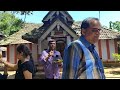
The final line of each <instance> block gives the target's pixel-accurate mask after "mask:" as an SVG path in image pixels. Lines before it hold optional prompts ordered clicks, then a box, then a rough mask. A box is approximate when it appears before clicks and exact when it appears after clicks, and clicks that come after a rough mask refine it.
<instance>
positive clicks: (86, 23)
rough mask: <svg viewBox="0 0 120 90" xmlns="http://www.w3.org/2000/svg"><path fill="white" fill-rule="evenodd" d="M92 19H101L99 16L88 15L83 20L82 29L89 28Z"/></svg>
mask: <svg viewBox="0 0 120 90" xmlns="http://www.w3.org/2000/svg"><path fill="white" fill-rule="evenodd" d="M92 20H97V21H99V19H98V18H94V17H88V18H86V19H84V20H83V21H82V24H81V29H87V28H89V27H90V23H91V21H92Z"/></svg>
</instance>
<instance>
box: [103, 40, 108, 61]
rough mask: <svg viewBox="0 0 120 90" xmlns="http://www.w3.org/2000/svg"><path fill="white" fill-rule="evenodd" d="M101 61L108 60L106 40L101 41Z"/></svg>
mask: <svg viewBox="0 0 120 90" xmlns="http://www.w3.org/2000/svg"><path fill="white" fill-rule="evenodd" d="M101 50H102V60H108V58H107V47H106V40H101Z"/></svg>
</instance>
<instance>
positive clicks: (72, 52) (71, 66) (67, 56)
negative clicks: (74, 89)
mask: <svg viewBox="0 0 120 90" xmlns="http://www.w3.org/2000/svg"><path fill="white" fill-rule="evenodd" d="M79 60H80V55H79V53H78V50H77V49H76V48H75V46H74V45H73V43H72V44H71V45H70V46H69V47H67V48H66V49H65V51H64V57H63V74H62V78H63V79H74V78H75V75H76V69H77V68H78V65H79Z"/></svg>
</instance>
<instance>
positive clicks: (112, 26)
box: [109, 21, 120, 31]
mask: <svg viewBox="0 0 120 90" xmlns="http://www.w3.org/2000/svg"><path fill="white" fill-rule="evenodd" d="M109 24H110V27H109V28H110V29H116V30H117V31H120V21H116V22H112V21H110V22H109Z"/></svg>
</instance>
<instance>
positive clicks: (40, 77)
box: [33, 72, 45, 79]
mask: <svg viewBox="0 0 120 90" xmlns="http://www.w3.org/2000/svg"><path fill="white" fill-rule="evenodd" d="M33 79H45V73H44V72H37V73H36V75H35V77H34V78H33Z"/></svg>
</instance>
